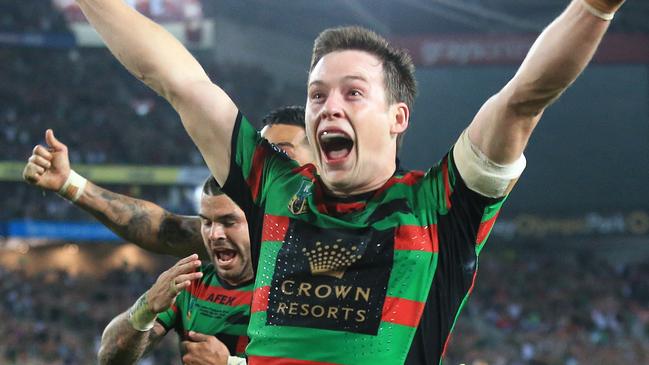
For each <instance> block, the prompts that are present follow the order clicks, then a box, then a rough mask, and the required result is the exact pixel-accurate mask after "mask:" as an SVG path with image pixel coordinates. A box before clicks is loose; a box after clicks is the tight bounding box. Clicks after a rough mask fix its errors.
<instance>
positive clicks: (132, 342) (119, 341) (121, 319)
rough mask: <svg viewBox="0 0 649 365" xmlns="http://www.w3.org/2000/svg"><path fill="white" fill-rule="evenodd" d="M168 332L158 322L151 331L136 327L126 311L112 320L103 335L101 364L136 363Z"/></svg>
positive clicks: (100, 351)
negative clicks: (129, 320) (139, 329)
mask: <svg viewBox="0 0 649 365" xmlns="http://www.w3.org/2000/svg"><path fill="white" fill-rule="evenodd" d="M166 334H167V331H166V330H165V329H164V327H162V325H161V324H160V323H158V322H156V323H155V324H154V325H153V328H152V329H150V330H149V331H144V332H142V331H138V330H136V329H134V328H133V326H132V325H131V324H130V323H129V322H128V312H124V313H122V314H120V315H118V316H117V317H115V318H113V320H112V321H110V323H109V324H108V326H106V329H105V330H104V333H103V334H102V336H101V346H100V347H99V354H98V358H99V364H101V365H107V364H119V365H126V364H135V363H136V362H137V361H138V360H139V359H140V358H141V357H142V355H144V354H145V353H146V352H147V351H149V350H150V349H152V348H153V347H154V346H155V345H156V344H157V343H158V342H160V340H162V338H163V337H164V336H165V335H166Z"/></svg>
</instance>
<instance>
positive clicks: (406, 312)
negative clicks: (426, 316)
mask: <svg viewBox="0 0 649 365" xmlns="http://www.w3.org/2000/svg"><path fill="white" fill-rule="evenodd" d="M423 312H424V303H422V302H416V301H414V300H408V299H403V298H396V297H385V303H383V314H382V315H381V320H382V321H383V322H390V323H396V324H401V325H404V326H409V327H417V325H418V324H419V319H420V318H421V314H422V313H423Z"/></svg>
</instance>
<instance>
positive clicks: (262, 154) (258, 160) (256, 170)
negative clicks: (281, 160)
mask: <svg viewBox="0 0 649 365" xmlns="http://www.w3.org/2000/svg"><path fill="white" fill-rule="evenodd" d="M266 156H268V150H267V149H266V148H264V147H263V146H257V148H255V153H254V154H253V156H252V166H250V173H249V174H248V178H247V179H246V183H248V186H249V187H250V193H251V194H252V200H257V197H258V196H259V189H260V187H261V175H262V173H263V171H264V161H265V160H266Z"/></svg>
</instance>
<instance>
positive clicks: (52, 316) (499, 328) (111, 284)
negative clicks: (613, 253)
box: [0, 242, 649, 365]
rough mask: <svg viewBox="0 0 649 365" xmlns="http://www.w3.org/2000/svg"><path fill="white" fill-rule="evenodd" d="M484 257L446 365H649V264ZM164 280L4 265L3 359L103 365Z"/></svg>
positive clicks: (168, 358) (501, 254) (169, 355)
mask: <svg viewBox="0 0 649 365" xmlns="http://www.w3.org/2000/svg"><path fill="white" fill-rule="evenodd" d="M492 243H493V242H492ZM489 249H491V247H490V248H489ZM484 255H485V256H484V257H483V259H482V261H481V264H480V270H479V274H478V275H479V283H478V285H477V287H476V291H475V293H474V294H473V295H472V296H471V299H470V300H469V302H468V305H467V307H466V308H465V310H464V311H463V313H462V315H461V316H460V319H459V321H458V324H457V325H456V330H455V332H454V337H453V338H452V341H451V343H450V345H449V348H448V353H447V359H446V361H445V364H451V365H457V364H461V363H464V364H467V365H597V364H601V365H616V364H647V363H649V306H647V303H649V264H648V263H646V262H644V263H642V262H639V263H630V264H626V265H622V264H619V265H611V264H610V263H609V262H608V261H604V260H599V259H593V256H592V255H587V254H575V253H572V252H561V253H555V254H550V255H547V254H544V255H540V254H536V255H533V254H530V253H524V252H520V251H517V250H516V251H514V250H502V249H500V250H499V249H497V248H494V250H493V252H485V253H484ZM156 276H157V273H153V272H149V273H146V272H143V271H141V270H127V269H120V270H113V271H110V272H108V273H106V274H103V275H102V277H100V278H99V279H97V278H88V277H84V276H76V277H75V276H70V275H68V274H66V273H65V272H63V271H43V272H40V273H38V274H35V275H32V276H28V275H27V274H26V273H25V272H22V271H9V270H7V269H2V268H0V291H1V292H2V293H3V295H2V298H0V318H3V320H2V321H0V333H2V334H3V335H2V337H3V339H2V341H0V363H2V364H8V365H14V364H15V365H18V364H20V365H25V364H32V365H40V364H43V365H45V364H47V365H54V364H57V365H58V364H62V365H63V364H65V365H74V364H90V363H93V362H94V361H95V356H96V350H97V344H98V340H99V336H100V335H101V331H102V329H103V328H104V326H105V325H106V324H107V323H108V322H109V321H110V319H111V318H112V317H113V316H115V315H116V314H117V313H120V312H121V311H123V310H125V309H126V308H127V307H128V306H130V305H131V304H132V302H133V301H134V300H135V299H136V298H137V297H138V296H139V294H140V293H142V292H143V291H144V290H146V289H147V288H148V286H149V285H150V284H151V283H152V282H153V281H154V280H155V277H156ZM97 282H101V283H102V285H99V286H98V285H97ZM176 338H177V337H176V336H175V335H171V336H169V335H168V336H167V338H166V339H165V341H166V342H165V345H163V346H158V347H157V348H156V351H154V352H153V353H152V355H151V356H150V357H149V358H148V359H147V360H146V361H145V362H143V364H149V363H153V364H174V363H177V362H178V356H179V355H178V350H177V345H176V343H175V341H176Z"/></svg>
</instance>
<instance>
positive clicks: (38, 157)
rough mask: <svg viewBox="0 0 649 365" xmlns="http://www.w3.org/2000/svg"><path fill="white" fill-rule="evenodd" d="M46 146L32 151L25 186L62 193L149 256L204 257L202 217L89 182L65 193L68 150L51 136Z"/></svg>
mask: <svg viewBox="0 0 649 365" xmlns="http://www.w3.org/2000/svg"><path fill="white" fill-rule="evenodd" d="M45 140H46V142H47V144H48V147H47V148H46V147H44V146H40V145H38V146H36V147H34V150H33V153H32V156H31V157H30V158H29V160H28V162H27V165H25V169H24V170H23V178H24V179H25V180H26V181H27V182H29V183H31V184H34V185H36V186H38V187H40V188H43V189H46V190H51V191H55V192H61V195H63V196H64V197H66V198H68V199H71V200H73V201H74V203H75V204H76V205H77V206H78V207H79V208H81V209H83V210H85V211H86V212H88V213H90V214H92V215H93V216H94V217H95V218H97V220H99V221H100V222H102V223H103V224H104V225H105V226H106V227H108V228H110V230H112V231H113V232H115V233H116V234H117V235H119V236H120V237H122V238H123V239H125V240H127V241H129V242H132V243H134V244H136V245H138V246H140V247H142V248H143V249H145V250H148V251H152V252H156V253H161V254H167V255H173V256H177V257H185V256H188V255H191V254H192V253H198V254H200V255H201V256H205V254H204V251H205V246H204V245H203V239H202V238H201V233H200V226H201V224H200V219H199V218H198V217H190V216H181V215H177V214H173V213H170V212H168V211H166V210H165V209H163V208H162V207H160V206H159V205H156V204H154V203H151V202H148V201H145V200H140V199H134V198H131V197H128V196H125V195H121V194H117V193H114V192H111V191H109V190H106V189H103V188H101V187H99V186H97V185H95V184H93V183H91V182H90V181H86V182H85V183H84V184H85V186H84V187H83V188H82V189H80V187H76V186H74V184H72V187H71V188H69V189H62V187H63V186H64V184H65V182H66V181H67V180H68V178H69V177H70V175H71V173H72V170H71V169H70V160H69V159H68V149H67V146H66V145H65V144H63V143H61V142H60V141H59V140H58V139H56V137H55V136H54V132H53V131H52V130H47V131H46V132H45ZM74 174H76V173H74ZM62 190H63V191H62ZM76 194H78V195H79V196H78V197H77V196H76Z"/></svg>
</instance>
